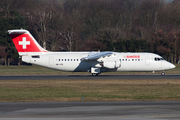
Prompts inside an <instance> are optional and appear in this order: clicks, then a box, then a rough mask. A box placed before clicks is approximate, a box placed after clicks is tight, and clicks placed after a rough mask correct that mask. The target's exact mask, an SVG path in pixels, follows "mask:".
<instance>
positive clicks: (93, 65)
mask: <svg viewBox="0 0 180 120" xmlns="http://www.w3.org/2000/svg"><path fill="white" fill-rule="evenodd" d="M8 33H9V34H10V36H11V38H12V40H13V42H14V45H15V47H16V49H17V51H18V53H19V56H20V57H21V58H22V61H24V62H26V63H31V64H35V65H39V66H43V67H47V68H51V69H56V70H61V71H70V72H91V73H92V76H97V75H98V74H100V73H101V72H109V71H111V72H114V71H153V72H154V71H162V73H161V75H165V73H164V71H165V70H169V69H172V68H175V65H173V64H171V63H170V62H168V61H166V60H164V59H163V58H162V57H161V56H159V55H157V54H154V53H132V52H129V53H124V52H123V53H118V52H111V51H108V52H50V51H47V50H45V49H43V48H42V47H41V46H40V45H39V44H38V42H37V41H36V40H35V38H34V37H33V36H32V35H31V34H30V33H29V31H27V30H23V29H18V30H8Z"/></svg>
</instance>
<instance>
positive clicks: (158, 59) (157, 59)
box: [154, 57, 164, 61]
mask: <svg viewBox="0 0 180 120" xmlns="http://www.w3.org/2000/svg"><path fill="white" fill-rule="evenodd" d="M154 60H155V61H160V60H164V59H163V58H157V57H155V58H154Z"/></svg>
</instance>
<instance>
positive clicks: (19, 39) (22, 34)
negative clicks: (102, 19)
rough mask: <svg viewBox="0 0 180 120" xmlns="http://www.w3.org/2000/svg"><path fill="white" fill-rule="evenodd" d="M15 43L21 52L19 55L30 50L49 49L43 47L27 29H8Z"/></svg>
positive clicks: (43, 50)
mask: <svg viewBox="0 0 180 120" xmlns="http://www.w3.org/2000/svg"><path fill="white" fill-rule="evenodd" d="M8 32H9V34H10V36H11V38H12V40H13V42H14V45H15V46H16V49H17V51H18V53H19V55H23V54H24V53H26V54H27V53H28V52H47V50H45V49H43V48H42V47H41V46H40V45H39V44H38V43H37V41H36V40H35V39H34V37H33V36H32V35H31V34H30V33H29V31H27V30H21V29H20V30H8Z"/></svg>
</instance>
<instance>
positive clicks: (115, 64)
mask: <svg viewBox="0 0 180 120" xmlns="http://www.w3.org/2000/svg"><path fill="white" fill-rule="evenodd" d="M120 66H121V63H120V61H118V60H117V61H104V62H103V67H106V68H109V69H114V68H118V67H120Z"/></svg>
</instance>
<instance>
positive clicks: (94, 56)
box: [82, 52, 113, 60]
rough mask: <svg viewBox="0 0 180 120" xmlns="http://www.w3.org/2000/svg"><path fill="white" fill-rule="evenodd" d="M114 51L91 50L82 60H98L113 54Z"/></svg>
mask: <svg viewBox="0 0 180 120" xmlns="http://www.w3.org/2000/svg"><path fill="white" fill-rule="evenodd" d="M112 54H113V52H97V53H94V52H91V53H89V55H88V56H87V57H84V58H82V60H97V59H99V58H101V57H106V56H110V55H112Z"/></svg>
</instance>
